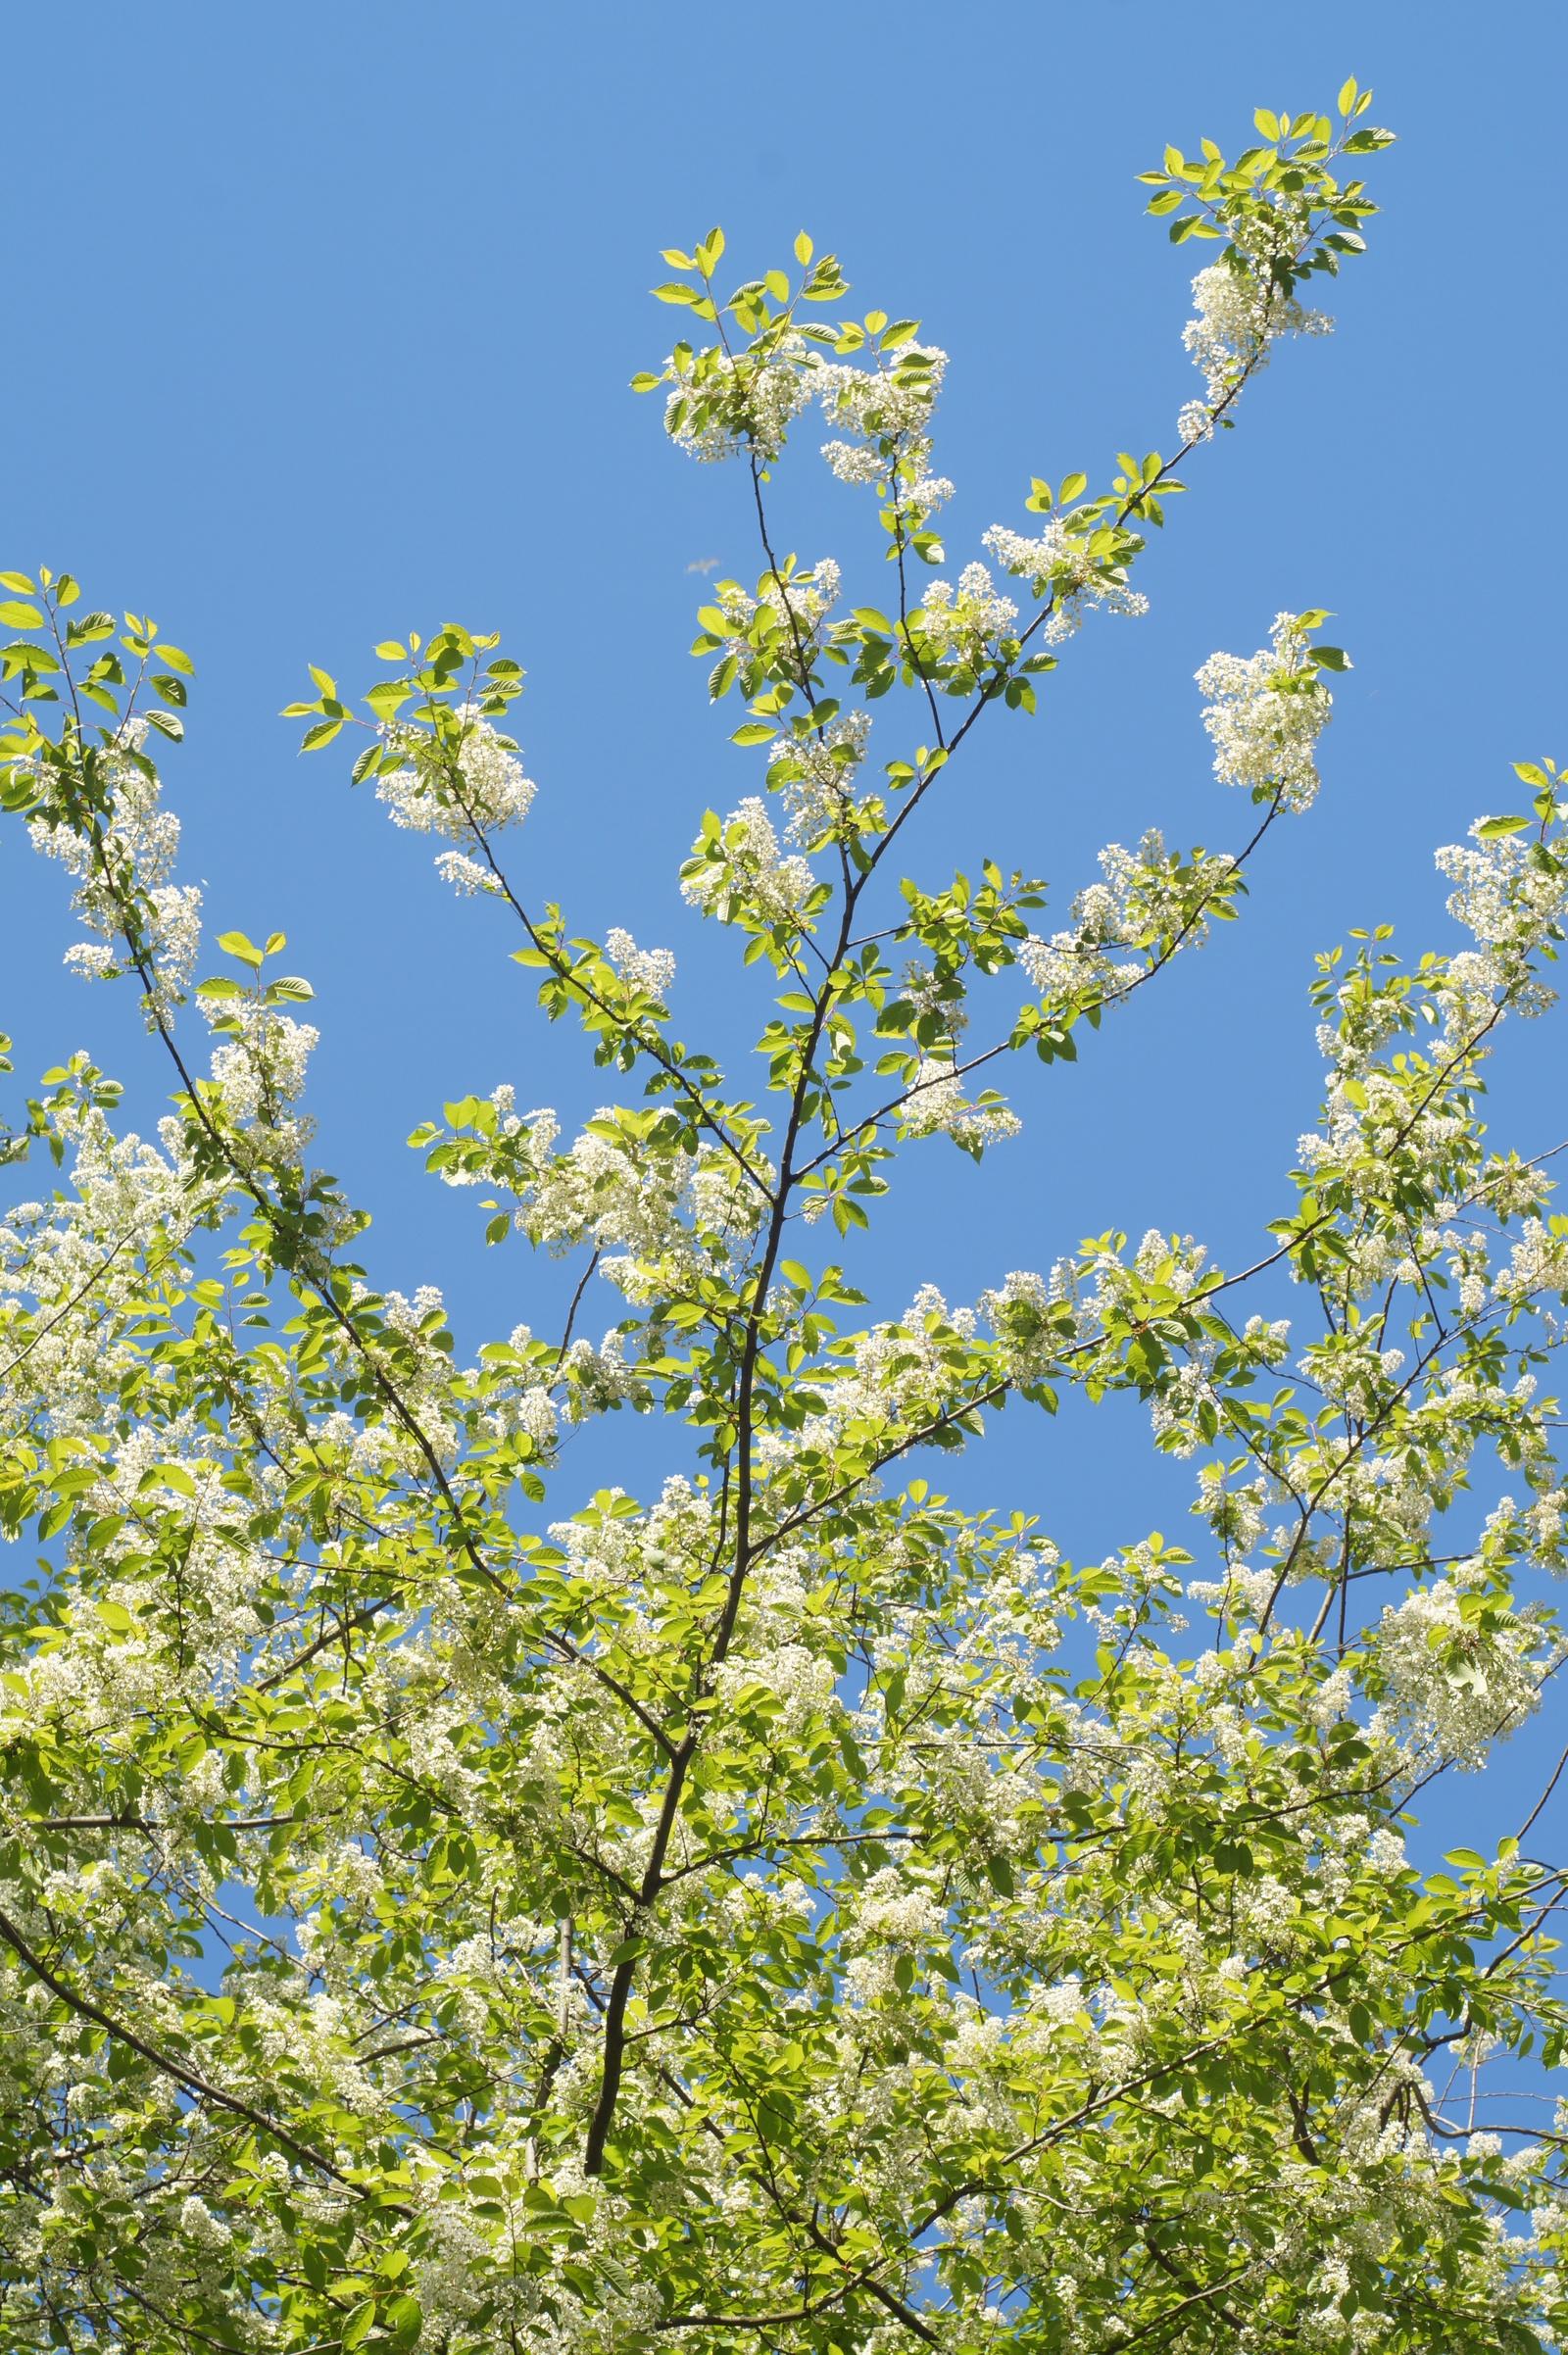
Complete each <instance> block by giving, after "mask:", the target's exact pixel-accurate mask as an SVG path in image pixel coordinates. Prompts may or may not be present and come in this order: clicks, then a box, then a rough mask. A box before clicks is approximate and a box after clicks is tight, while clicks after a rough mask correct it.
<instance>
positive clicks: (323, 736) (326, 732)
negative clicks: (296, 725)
mask: <svg viewBox="0 0 1568 2355" xmlns="http://www.w3.org/2000/svg"><path fill="white" fill-rule="evenodd" d="M342 725H343V722H342V720H341V719H322V720H319V721H318V722H317V724H316V726H315V727H314V728H307V729H306V731H305V733H304V735H303V736H302V737H301V738H300V751H301V752H302V753H317V752H319V751H320V749H321V747H322V745H323V744H330V743H331V741H332V739H333V737H334V736H335V735H336V734H337V733H338V731H339V729H340V728H341V727H342Z"/></svg>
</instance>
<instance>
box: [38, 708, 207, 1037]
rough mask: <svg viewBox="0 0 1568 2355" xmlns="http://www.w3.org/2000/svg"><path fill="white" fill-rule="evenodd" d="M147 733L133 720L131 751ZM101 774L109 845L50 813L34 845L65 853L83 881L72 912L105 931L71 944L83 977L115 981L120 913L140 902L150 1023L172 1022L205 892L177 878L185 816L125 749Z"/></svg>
mask: <svg viewBox="0 0 1568 2355" xmlns="http://www.w3.org/2000/svg"><path fill="white" fill-rule="evenodd" d="M146 735H147V723H146V721H145V720H144V719H140V718H133V719H131V720H129V721H128V722H127V723H126V726H125V729H124V738H125V742H126V744H127V745H128V747H129V749H130V750H131V751H132V752H140V750H141V748H142V745H143V743H144V742H145V740H146ZM99 772H100V774H101V775H102V776H104V777H106V778H107V781H108V785H109V801H110V811H111V815H110V820H109V823H108V825H107V826H106V827H105V829H104V833H103V841H102V848H101V852H96V851H95V850H94V847H93V844H92V842H91V840H90V839H89V838H88V837H87V836H85V835H83V834H78V833H77V832H75V830H74V829H73V827H72V826H70V825H67V824H65V823H63V822H60V821H58V820H56V819H55V818H53V817H51V816H49V815H44V816H41V817H35V818H33V819H31V820H30V821H29V823H28V827H27V832H28V834H29V835H30V836H31V839H32V847H33V849H34V850H35V851H41V852H42V853H43V855H44V857H45V858H48V859H59V860H60V862H61V864H62V865H63V866H64V867H66V868H67V869H68V870H69V871H70V872H71V873H72V874H73V875H74V876H75V877H76V878H77V888H76V890H75V892H74V893H73V896H72V902H71V905H72V909H73V913H74V914H75V915H76V916H77V917H78V918H79V920H80V921H81V922H82V923H83V924H85V926H86V927H87V929H88V931H89V932H93V933H95V934H97V936H98V937H97V939H96V940H92V941H79V942H77V943H76V945H75V946H74V947H73V948H71V949H68V950H67V952H66V958H65V961H66V963H67V964H68V965H69V966H70V967H71V968H72V970H73V972H76V973H79V974H81V976H82V978H83V979H84V980H88V981H98V980H107V981H112V980H114V979H115V978H116V977H117V976H118V975H119V974H120V973H123V972H124V971H125V970H126V969H127V963H128V954H127V952H126V951H125V949H124V948H123V947H122V946H121V945H120V944H121V943H122V942H123V922H122V912H121V911H122V908H123V905H124V903H125V901H127V900H130V901H132V902H134V903H137V904H139V905H138V914H139V916H140V918H141V922H142V924H143V926H144V939H145V947H146V951H147V962H148V965H149V967H150V969H151V972H152V976H153V987H152V989H151V991H150V993H149V996H148V1002H147V1022H148V1027H149V1029H151V1028H152V1027H153V1026H154V1025H155V1023H156V1022H157V1020H158V1019H159V1018H160V1017H162V1018H163V1019H164V1020H165V1021H167V1020H169V1018H170V1017H171V1016H172V1011H173V1008H174V1007H175V1006H177V1005H178V1004H179V1002H180V999H181V998H182V997H183V995H184V993H185V991H186V989H187V988H188V987H189V985H190V978H191V975H192V974H193V973H194V971H195V970H196V953H197V950H198V949H199V947H200V945H201V905H202V895H201V892H200V889H199V888H198V887H197V886H196V885H195V884H193V883H187V884H177V883H172V882H171V881H170V877H171V875H172V872H173V866H174V859H175V856H176V854H177V852H178V850H179V820H178V818H177V817H175V816H174V815H173V813H172V810H165V809H164V808H162V806H161V804H160V799H159V796H160V793H161V790H162V788H161V786H160V783H159V779H158V777H157V775H156V774H154V775H152V776H148V775H147V774H146V773H145V772H144V771H143V770H142V769H140V768H138V767H137V765H136V764H135V762H134V761H133V760H126V759H124V758H123V756H122V755H121V754H120V753H118V752H107V753H105V754H103V755H102V756H101V758H100V761H99ZM46 773H47V772H40V774H41V775H43V774H46ZM106 870H107V871H106Z"/></svg>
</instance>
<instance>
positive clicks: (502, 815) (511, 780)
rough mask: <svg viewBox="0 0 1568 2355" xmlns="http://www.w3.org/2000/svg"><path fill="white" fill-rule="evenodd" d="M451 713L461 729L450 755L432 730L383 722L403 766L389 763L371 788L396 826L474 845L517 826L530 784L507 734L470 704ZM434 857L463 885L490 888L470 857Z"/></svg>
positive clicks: (468, 888) (453, 880) (383, 730)
mask: <svg viewBox="0 0 1568 2355" xmlns="http://www.w3.org/2000/svg"><path fill="white" fill-rule="evenodd" d="M454 716H455V717H456V718H457V719H458V720H459V721H460V722H461V723H462V727H463V734H462V737H461V739H460V741H459V743H458V746H457V749H456V754H455V755H453V754H450V753H448V752H447V751H446V750H445V749H444V748H443V746H442V743H441V740H440V738H439V737H437V736H436V735H435V734H434V732H433V731H432V730H431V729H429V728H419V727H412V726H410V725H409V724H408V722H407V721H403V720H386V721H383V723H382V726H381V730H380V733H381V735H382V736H383V738H384V739H385V741H386V744H387V747H388V749H389V750H390V751H392V752H394V753H398V754H401V755H402V757H403V760H404V761H405V762H406V765H405V766H404V767H401V768H394V769H389V770H388V771H387V773H386V774H385V776H383V777H382V778H381V779H380V781H379V783H378V784H377V786H376V789H375V793H376V799H377V801H381V802H384V803H385V804H386V806H387V810H388V811H389V813H390V815H391V819H392V823H393V824H394V825H395V826H403V827H406V828H407V829H408V830H409V831H410V832H412V833H416V834H444V835H445V836H446V837H447V839H448V841H449V842H456V843H466V844H469V845H471V844H473V843H474V842H475V840H477V839H479V838H481V837H482V836H484V835H486V834H498V833H500V831H501V829H502V828H503V827H504V826H513V825H520V824H521V823H522V820H523V818H524V817H525V816H526V815H527V813H528V806H529V804H530V803H531V802H532V800H533V797H534V792H535V787H534V783H533V780H532V778H531V777H525V776H524V775H523V773H522V763H521V762H520V761H519V760H517V758H516V751H515V746H514V745H513V744H512V742H511V739H510V738H506V737H502V736H499V735H498V734H497V733H496V730H495V729H494V728H493V727H492V726H491V724H490V722H489V720H488V719H481V718H480V716H479V713H478V711H477V710H476V708H475V707H474V706H473V705H472V704H461V705H459V706H458V707H457V710H456V711H455V714H454ZM436 863H437V865H438V866H440V867H441V869H442V873H443V875H444V876H445V878H446V880H447V881H448V882H450V883H454V884H456V885H457V887H458V888H459V889H460V890H462V891H465V892H471V891H476V890H478V891H489V890H492V889H493V888H494V883H493V879H492V878H491V877H490V874H489V870H488V869H487V868H485V867H482V866H480V865H479V864H478V863H477V862H476V861H474V860H471V859H463V860H462V861H458V860H454V859H452V858H451V856H450V854H448V855H444V856H443V858H442V859H438V860H437V861H436Z"/></svg>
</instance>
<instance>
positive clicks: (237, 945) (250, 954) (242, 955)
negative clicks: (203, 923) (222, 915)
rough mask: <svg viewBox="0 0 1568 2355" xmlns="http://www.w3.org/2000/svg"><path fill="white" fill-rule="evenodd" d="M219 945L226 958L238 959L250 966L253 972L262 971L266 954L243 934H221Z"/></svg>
mask: <svg viewBox="0 0 1568 2355" xmlns="http://www.w3.org/2000/svg"><path fill="white" fill-rule="evenodd" d="M218 945H219V947H220V948H221V950H222V951H223V952H224V953H225V955H226V956H229V957H238V958H239V960H240V962H241V963H242V964H247V965H249V966H250V967H251V968H252V970H253V971H255V972H258V973H259V972H260V971H261V969H262V958H263V956H264V954H265V952H264V951H262V950H261V949H258V948H257V946H256V943H255V942H254V941H253V940H250V939H248V938H247V936H246V935H245V934H244V933H243V932H221V933H220V934H219V936H218Z"/></svg>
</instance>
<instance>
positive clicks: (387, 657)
mask: <svg viewBox="0 0 1568 2355" xmlns="http://www.w3.org/2000/svg"><path fill="white" fill-rule="evenodd" d="M375 652H376V659H377V661H379V662H407V661H408V659H409V658H408V655H407V654H406V653H405V651H404V649H403V648H402V647H401V646H400V645H399V644H398V642H397V640H396V638H383V639H382V640H381V643H380V645H379V646H378V647H377V648H376V650H375Z"/></svg>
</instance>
